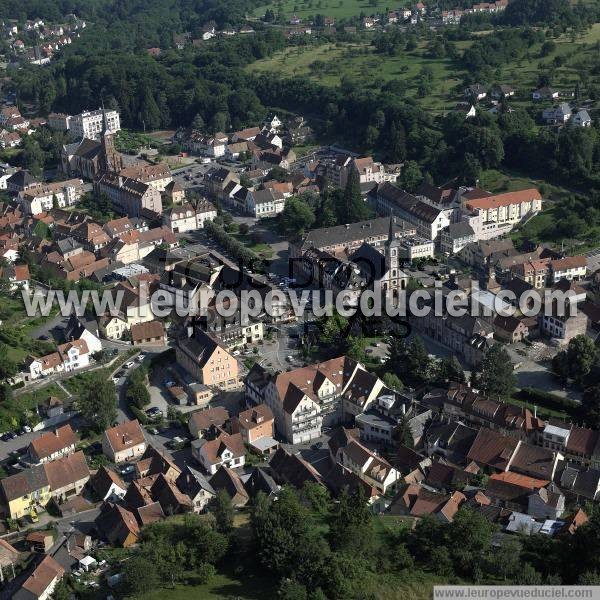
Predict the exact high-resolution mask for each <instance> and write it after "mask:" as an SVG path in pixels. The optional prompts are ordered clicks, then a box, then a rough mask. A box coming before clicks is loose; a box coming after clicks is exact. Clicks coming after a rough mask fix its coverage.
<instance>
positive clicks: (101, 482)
mask: <svg viewBox="0 0 600 600" xmlns="http://www.w3.org/2000/svg"><path fill="white" fill-rule="evenodd" d="M90 482H91V485H92V489H93V490H94V492H95V493H96V495H97V496H98V498H100V500H102V501H103V502H118V501H119V500H122V499H123V497H124V496H125V493H126V492H127V484H126V483H124V482H123V480H122V479H121V478H120V477H119V476H118V475H117V474H116V473H115V472H114V471H113V470H112V469H109V468H108V467H105V466H104V465H102V466H101V467H100V468H99V469H98V471H96V473H95V474H94V475H92V478H91V480H90Z"/></svg>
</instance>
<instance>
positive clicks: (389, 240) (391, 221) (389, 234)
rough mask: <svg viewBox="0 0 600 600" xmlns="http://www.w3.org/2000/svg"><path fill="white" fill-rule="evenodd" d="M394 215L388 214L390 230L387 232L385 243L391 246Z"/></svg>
mask: <svg viewBox="0 0 600 600" xmlns="http://www.w3.org/2000/svg"><path fill="white" fill-rule="evenodd" d="M394 224H395V222H394V214H393V213H392V214H390V228H389V231H388V239H387V243H388V244H391V243H392V242H393V241H394Z"/></svg>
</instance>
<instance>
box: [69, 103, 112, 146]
mask: <svg viewBox="0 0 600 600" xmlns="http://www.w3.org/2000/svg"><path fill="white" fill-rule="evenodd" d="M104 115H106V121H107V123H108V130H109V131H110V133H116V132H117V131H120V130H121V121H120V117H119V113H118V112H117V111H116V110H106V111H105V110H103V109H101V108H99V109H98V110H92V111H84V112H82V113H80V114H78V115H75V116H73V117H71V118H70V119H68V120H66V125H68V130H69V133H70V135H71V136H72V137H73V138H75V139H83V138H87V139H90V140H96V139H99V138H100V134H101V133H102V131H103V124H104Z"/></svg>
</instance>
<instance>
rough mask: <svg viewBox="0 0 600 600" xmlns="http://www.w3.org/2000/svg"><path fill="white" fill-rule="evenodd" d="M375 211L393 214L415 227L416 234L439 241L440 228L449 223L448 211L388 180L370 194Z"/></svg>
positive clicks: (381, 213) (382, 213)
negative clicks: (420, 198)
mask: <svg viewBox="0 0 600 600" xmlns="http://www.w3.org/2000/svg"><path fill="white" fill-rule="evenodd" d="M371 196H372V198H374V202H375V207H376V210H377V213H378V214H380V215H395V216H396V217H399V218H400V219H402V220H404V221H406V222H408V223H409V224H410V225H412V226H414V227H415V228H416V230H417V231H416V232H417V234H418V235H420V236H422V237H424V238H426V239H428V240H433V241H434V242H436V244H437V243H439V240H440V236H441V233H442V230H443V229H445V228H446V227H448V226H449V225H450V218H449V216H448V211H445V210H442V209H440V208H436V207H434V206H432V205H431V204H428V203H427V202H424V201H423V200H419V199H418V198H417V197H416V196H413V195H412V194H409V193H408V192H405V191H404V190H401V189H400V188H398V187H396V186H395V185H392V184H391V183H389V182H385V183H382V184H380V185H378V186H377V188H376V189H375V190H374V191H373V193H372V194H371Z"/></svg>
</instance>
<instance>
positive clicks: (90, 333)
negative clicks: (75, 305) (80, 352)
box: [63, 313, 102, 354]
mask: <svg viewBox="0 0 600 600" xmlns="http://www.w3.org/2000/svg"><path fill="white" fill-rule="evenodd" d="M63 335H64V339H65V340H68V341H70V342H72V341H74V340H83V341H84V342H85V343H86V344H87V347H88V350H89V352H90V353H91V354H94V353H95V352H100V351H101V350H102V340H101V339H100V333H99V332H98V324H97V323H96V321H95V320H94V319H92V318H89V317H88V316H87V315H82V316H79V315H77V314H75V313H73V314H72V315H71V316H70V317H69V322H68V323H67V326H66V327H65V329H64V331H63Z"/></svg>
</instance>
